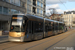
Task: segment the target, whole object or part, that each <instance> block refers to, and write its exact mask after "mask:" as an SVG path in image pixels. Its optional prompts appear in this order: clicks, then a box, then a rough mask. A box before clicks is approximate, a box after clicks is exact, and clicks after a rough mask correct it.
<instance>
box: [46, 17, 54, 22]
mask: <svg viewBox="0 0 75 50" xmlns="http://www.w3.org/2000/svg"><path fill="white" fill-rule="evenodd" d="M45 21H48V22H50V21H51V22H53V21H54V20H51V19H47V18H45Z"/></svg>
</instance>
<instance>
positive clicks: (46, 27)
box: [45, 23, 48, 32]
mask: <svg viewBox="0 0 75 50" xmlns="http://www.w3.org/2000/svg"><path fill="white" fill-rule="evenodd" d="M47 31H48V23H45V32H47Z"/></svg>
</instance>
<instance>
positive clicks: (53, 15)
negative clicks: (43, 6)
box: [50, 14, 63, 22]
mask: <svg viewBox="0 0 75 50" xmlns="http://www.w3.org/2000/svg"><path fill="white" fill-rule="evenodd" d="M62 17H63V14H52V15H51V16H50V19H52V20H56V21H61V22H63V18H62Z"/></svg>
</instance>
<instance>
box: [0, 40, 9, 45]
mask: <svg viewBox="0 0 75 50" xmlns="http://www.w3.org/2000/svg"><path fill="white" fill-rule="evenodd" d="M6 42H9V41H8V40H2V41H0V44H2V43H6Z"/></svg>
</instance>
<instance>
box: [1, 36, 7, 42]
mask: <svg viewBox="0 0 75 50" xmlns="http://www.w3.org/2000/svg"><path fill="white" fill-rule="evenodd" d="M7 41H8V35H3V36H0V43H4V42H7Z"/></svg>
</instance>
